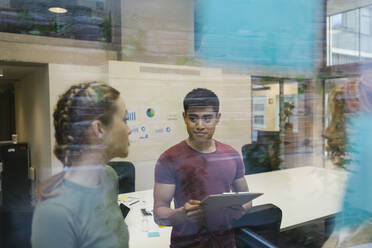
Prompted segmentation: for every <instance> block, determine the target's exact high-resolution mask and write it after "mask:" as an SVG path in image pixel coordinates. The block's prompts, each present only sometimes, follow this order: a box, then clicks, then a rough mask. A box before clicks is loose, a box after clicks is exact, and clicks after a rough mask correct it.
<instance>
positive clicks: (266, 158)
mask: <svg viewBox="0 0 372 248" xmlns="http://www.w3.org/2000/svg"><path fill="white" fill-rule="evenodd" d="M242 155H243V162H244V167H245V174H246V175H249V174H255V173H261V172H267V171H270V170H271V162H270V154H269V145H267V144H255V143H254V144H246V145H244V146H243V147H242Z"/></svg>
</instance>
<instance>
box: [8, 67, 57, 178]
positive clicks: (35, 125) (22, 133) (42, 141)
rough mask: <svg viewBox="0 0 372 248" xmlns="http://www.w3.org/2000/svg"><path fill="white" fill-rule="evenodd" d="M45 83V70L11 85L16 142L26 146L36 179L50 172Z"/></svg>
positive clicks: (46, 75)
mask: <svg viewBox="0 0 372 248" xmlns="http://www.w3.org/2000/svg"><path fill="white" fill-rule="evenodd" d="M48 81H49V79H48V68H47V67H46V66H45V67H44V68H42V69H37V70H35V72H33V73H31V74H29V75H28V76H26V77H25V78H23V79H22V80H21V81H19V82H17V83H15V112H16V118H15V119H16V130H17V134H18V135H19V141H20V142H22V141H24V142H28V143H29V144H30V148H31V161H32V166H33V167H34V168H35V169H36V172H37V179H43V178H45V177H47V176H49V173H48V171H49V170H50V168H51V154H50V149H51V142H50V131H49V130H50V119H49V84H48Z"/></svg>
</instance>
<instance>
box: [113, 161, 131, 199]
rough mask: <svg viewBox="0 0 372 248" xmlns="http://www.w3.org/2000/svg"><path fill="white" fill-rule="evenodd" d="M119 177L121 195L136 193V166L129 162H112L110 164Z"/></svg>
mask: <svg viewBox="0 0 372 248" xmlns="http://www.w3.org/2000/svg"><path fill="white" fill-rule="evenodd" d="M108 165H109V166H111V167H112V168H113V169H114V170H115V171H116V173H117V174H118V177H119V194H123V193H130V192H134V191H135V178H136V172H135V168H134V165H133V164H132V163H131V162H128V161H112V162H109V163H108Z"/></svg>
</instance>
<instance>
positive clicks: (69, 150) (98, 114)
mask: <svg viewBox="0 0 372 248" xmlns="http://www.w3.org/2000/svg"><path fill="white" fill-rule="evenodd" d="M119 95H120V92H119V91H117V90H116V89H114V88H112V87H111V86H109V85H107V84H104V83H98V82H90V83H81V84H76V85H73V86H71V87H70V88H69V89H68V90H67V91H66V92H65V93H64V94H63V95H61V96H60V97H59V99H58V102H57V104H56V106H55V109H54V113H53V118H54V129H55V145H54V154H55V155H56V157H57V158H58V159H59V160H60V161H61V162H62V164H63V166H64V167H70V166H71V163H72V161H73V160H74V159H76V158H78V157H79V156H80V155H81V154H82V153H83V152H84V150H85V149H86V148H87V147H89V144H88V142H87V139H86V131H87V128H88V127H89V126H90V125H91V123H92V121H95V120H100V121H101V122H102V123H103V125H109V124H110V123H111V120H112V116H113V113H114V112H115V111H116V107H115V106H116V105H115V101H116V100H117V99H118V98H119ZM64 174H65V170H64V171H63V172H61V173H59V174H57V175H55V176H53V177H51V178H50V179H48V180H47V181H45V182H44V183H43V184H42V185H41V186H40V188H39V197H40V198H47V197H50V196H54V195H55V193H52V194H51V193H50V192H51V191H52V190H53V189H54V188H55V187H56V186H58V185H59V184H60V183H61V182H62V181H63V176H64Z"/></svg>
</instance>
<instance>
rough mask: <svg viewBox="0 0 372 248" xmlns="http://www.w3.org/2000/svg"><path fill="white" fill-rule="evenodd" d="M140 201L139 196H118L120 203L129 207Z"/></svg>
mask: <svg viewBox="0 0 372 248" xmlns="http://www.w3.org/2000/svg"><path fill="white" fill-rule="evenodd" d="M139 202H140V198H137V197H132V196H119V197H118V204H120V203H122V204H124V205H125V206H127V207H130V206H132V205H134V204H136V203H139Z"/></svg>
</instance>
